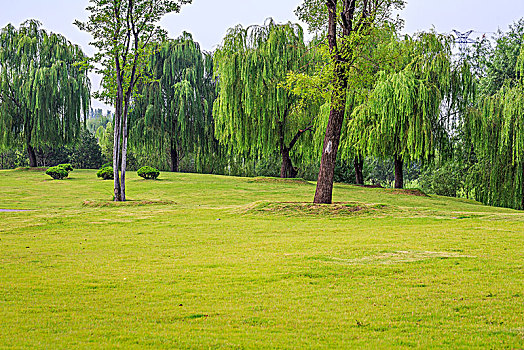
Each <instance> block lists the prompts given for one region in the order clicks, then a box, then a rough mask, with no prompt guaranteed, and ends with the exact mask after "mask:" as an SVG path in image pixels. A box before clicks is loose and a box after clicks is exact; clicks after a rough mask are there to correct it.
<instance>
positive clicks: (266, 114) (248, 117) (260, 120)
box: [214, 20, 318, 177]
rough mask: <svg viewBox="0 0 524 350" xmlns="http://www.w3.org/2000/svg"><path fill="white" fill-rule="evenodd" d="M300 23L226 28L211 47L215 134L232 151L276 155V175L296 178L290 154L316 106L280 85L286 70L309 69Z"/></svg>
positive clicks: (306, 128)
mask: <svg viewBox="0 0 524 350" xmlns="http://www.w3.org/2000/svg"><path fill="white" fill-rule="evenodd" d="M308 56H309V54H308V51H307V49H306V45H305V44H304V37H303V32H302V28H301V27H300V26H299V25H296V24H292V23H287V24H276V23H274V22H273V21H272V20H269V21H267V22H266V24H265V25H263V26H251V27H248V28H243V27H242V26H237V27H235V28H232V29H230V30H229V31H228V34H227V35H226V37H225V38H224V41H223V43H222V45H221V46H220V47H219V48H218V49H217V50H216V52H215V75H216V76H217V78H218V79H219V89H218V91H219V93H218V97H217V100H216V101H215V104H214V117H215V131H216V136H217V138H218V139H219V141H220V142H221V144H223V145H225V146H226V147H227V149H228V151H229V152H230V153H231V154H236V155H242V156H248V157H252V158H258V157H260V156H261V157H270V156H272V155H273V154H275V153H276V152H278V153H279V154H280V157H281V160H282V161H281V171H280V176H281V177H295V176H296V174H297V170H296V169H295V168H294V166H293V163H292V159H291V154H292V151H294V149H295V146H296V145H298V144H299V141H300V140H301V138H303V137H304V134H306V133H307V132H308V131H309V130H311V128H312V125H313V118H314V116H315V115H316V114H317V111H318V107H317V106H315V105H314V104H311V103H308V101H306V100H303V99H302V98H300V97H298V96H297V95H295V94H294V93H292V92H291V91H289V90H287V89H285V88H284V87H283V86H282V84H283V83H284V81H285V78H286V76H287V74H288V73H290V72H292V71H305V70H307V69H308Z"/></svg>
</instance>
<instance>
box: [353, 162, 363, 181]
mask: <svg viewBox="0 0 524 350" xmlns="http://www.w3.org/2000/svg"><path fill="white" fill-rule="evenodd" d="M353 164H354V166H355V183H356V184H357V185H363V184H364V174H363V172H362V169H363V168H364V159H362V157H355V161H354V163H353Z"/></svg>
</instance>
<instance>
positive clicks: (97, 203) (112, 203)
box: [82, 200, 176, 208]
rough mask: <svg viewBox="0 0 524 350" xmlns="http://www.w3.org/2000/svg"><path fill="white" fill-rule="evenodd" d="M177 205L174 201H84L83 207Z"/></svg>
mask: <svg viewBox="0 0 524 350" xmlns="http://www.w3.org/2000/svg"><path fill="white" fill-rule="evenodd" d="M174 204H176V203H175V202H173V201H169V200H147V201H137V200H127V201H125V202H115V201H88V200H86V201H84V202H83V203H82V205H83V206H84V207H94V208H99V207H140V206H144V205H174Z"/></svg>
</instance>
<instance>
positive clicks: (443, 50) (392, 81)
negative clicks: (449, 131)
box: [344, 33, 472, 186]
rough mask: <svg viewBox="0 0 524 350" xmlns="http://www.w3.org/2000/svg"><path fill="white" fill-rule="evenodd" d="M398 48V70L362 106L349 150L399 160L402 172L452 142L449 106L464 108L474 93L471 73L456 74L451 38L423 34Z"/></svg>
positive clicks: (382, 75) (351, 126)
mask: <svg viewBox="0 0 524 350" xmlns="http://www.w3.org/2000/svg"><path fill="white" fill-rule="evenodd" d="M398 45H401V50H400V56H399V57H398V59H397V63H396V65H395V66H393V67H392V68H391V69H390V71H381V72H379V74H378V75H377V81H376V83H375V85H374V88H373V89H372V91H371V92H370V94H369V96H368V97H367V98H366V99H365V101H364V102H361V101H357V105H358V106H357V107H356V108H355V110H354V112H353V114H352V119H351V121H350V122H349V123H348V130H347V135H348V137H347V138H346V139H345V142H344V146H345V148H349V149H351V148H352V147H353V148H355V149H357V150H358V151H359V152H361V153H362V154H371V155H375V156H379V157H382V158H394V159H395V161H396V163H397V164H398V165H399V166H400V169H401V167H402V163H403V162H406V161H413V160H426V159H429V158H430V157H431V156H432V155H433V154H434V152H435V150H436V148H437V143H438V140H442V139H443V138H444V139H445V138H446V129H445V124H446V120H445V118H444V117H443V115H442V113H441V112H442V108H441V107H442V104H443V102H444V101H445V100H448V101H449V106H448V107H449V108H463V106H462V101H464V97H465V96H466V98H467V95H468V94H470V93H471V91H472V88H471V87H470V86H469V87H468V84H469V85H471V79H468V78H467V76H468V72H467V69H463V67H455V68H456V69H454V66H453V64H452V59H451V43H450V38H447V37H444V36H441V35H437V34H435V33H421V34H418V35H417V36H415V37H413V38H411V37H406V38H405V39H404V40H402V41H400V42H399V43H398ZM400 186H402V184H401V182H400Z"/></svg>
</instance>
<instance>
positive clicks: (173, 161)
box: [170, 145, 178, 172]
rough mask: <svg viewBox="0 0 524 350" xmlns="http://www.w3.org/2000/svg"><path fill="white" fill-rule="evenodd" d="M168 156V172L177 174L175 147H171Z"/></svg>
mask: <svg viewBox="0 0 524 350" xmlns="http://www.w3.org/2000/svg"><path fill="white" fill-rule="evenodd" d="M170 156H171V164H170V170H171V172H178V152H177V149H176V145H172V146H171V150H170Z"/></svg>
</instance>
